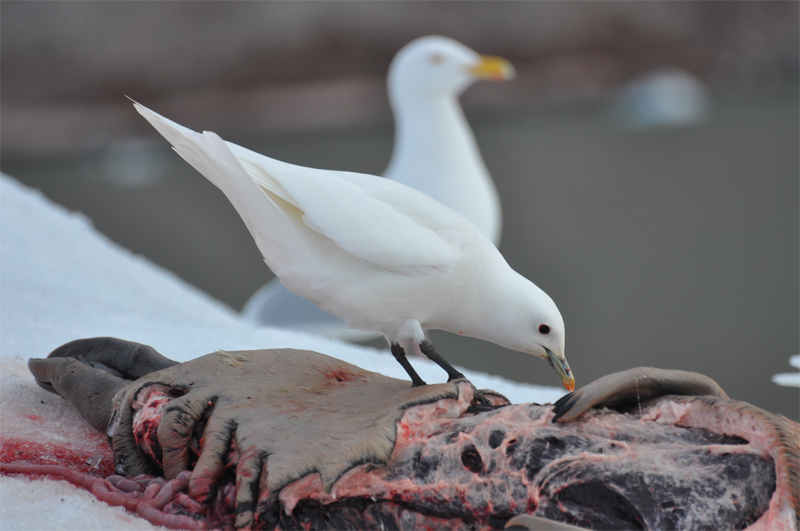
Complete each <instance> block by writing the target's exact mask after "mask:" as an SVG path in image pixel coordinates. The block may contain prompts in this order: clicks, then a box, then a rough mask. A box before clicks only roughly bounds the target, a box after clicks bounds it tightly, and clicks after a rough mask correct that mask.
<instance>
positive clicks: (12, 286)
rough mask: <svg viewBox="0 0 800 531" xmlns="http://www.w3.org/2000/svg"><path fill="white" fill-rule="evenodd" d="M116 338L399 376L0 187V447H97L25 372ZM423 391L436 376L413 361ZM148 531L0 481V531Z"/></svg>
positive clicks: (367, 356) (15, 187) (164, 349)
mask: <svg viewBox="0 0 800 531" xmlns="http://www.w3.org/2000/svg"><path fill="white" fill-rule="evenodd" d="M95 336H114V337H119V338H122V339H127V340H130V341H137V342H139V343H145V344H148V345H151V346H152V347H154V348H155V349H156V350H158V351H159V352H161V353H162V354H164V355H165V356H167V357H169V358H171V359H174V360H178V361H186V360H189V359H193V358H195V357H198V356H201V355H203V354H207V353H209V352H212V351H214V350H217V349H225V350H243V349H261V348H278V347H290V348H299V349H308V350H316V351H318V352H322V353H324V354H328V355H330V356H335V357H337V358H340V359H343V360H345V361H348V362H350V363H353V364H355V365H358V366H361V367H364V368H365V369H369V370H372V371H376V372H381V373H383V374H386V375H388V376H393V377H395V378H404V379H406V378H407V376H406V374H405V372H404V371H403V369H402V368H401V367H400V365H399V364H398V363H397V362H396V361H395V360H394V358H393V357H392V356H391V355H390V354H389V353H388V351H386V352H382V351H379V350H375V349H371V348H365V347H359V346H355V345H350V344H345V343H339V342H336V341H332V340H329V339H325V338H321V337H315V336H311V335H304V334H300V333H296V332H289V331H284V330H278V329H271V328H258V327H255V326H253V325H251V324H249V323H247V322H245V321H244V320H242V319H240V318H239V316H238V314H236V313H235V312H234V311H233V310H231V309H230V308H228V307H227V306H225V305H223V304H222V303H220V302H218V301H216V300H215V299H213V298H211V297H210V296H208V295H206V294H205V293H203V292H202V291H200V290H199V289H197V288H194V287H193V286H190V285H189V284H187V283H186V282H184V281H183V280H181V279H180V278H178V277H177V276H176V275H174V274H172V273H170V272H169V271H165V270H164V269H162V268H159V267H158V266H156V265H154V264H152V263H151V262H149V261H148V260H146V259H144V258H142V257H140V256H137V255H134V254H133V253H131V252H130V251H128V250H127V249H124V248H122V247H120V246H118V245H116V244H114V243H113V242H111V241H109V240H108V239H107V238H105V237H104V236H103V235H101V234H99V233H98V232H97V231H96V230H95V229H94V228H93V227H92V225H91V222H90V221H89V220H88V219H87V218H86V217H85V216H83V215H82V214H80V213H72V212H69V211H67V210H66V209H64V208H63V207H61V206H59V205H55V204H53V203H52V202H50V201H48V200H47V199H46V198H45V197H44V196H43V195H42V194H41V193H39V192H38V191H34V190H31V189H29V188H26V187H24V186H23V185H21V184H19V183H18V182H17V181H14V180H13V179H11V178H9V177H7V176H2V177H0V370H1V372H2V379H1V380H0V382H2V383H1V384H0V437H2V438H3V439H7V438H9V437H10V436H13V437H16V438H26V439H28V438H29V439H31V440H35V441H39V442H43V443H47V442H53V441H56V440H59V441H60V442H62V443H66V444H75V445H83V446H84V449H85V450H87V451H91V448H92V445H96V444H98V442H97V441H98V439H97V437H96V436H95V435H94V434H93V433H92V432H91V429H90V428H89V427H88V424H86V423H85V422H84V421H83V420H82V419H81V418H80V417H79V416H78V415H77V413H76V412H75V411H74V410H72V409H71V407H70V406H69V404H67V403H66V402H64V401H63V400H61V399H60V398H58V397H57V396H55V395H53V394H50V393H47V392H45V391H44V390H41V389H40V388H39V387H37V386H36V385H35V383H34V382H33V378H32V377H31V376H30V375H29V373H28V371H27V368H26V366H25V361H26V360H27V359H29V358H32V357H36V358H39V357H45V356H47V354H48V353H50V352H51V351H52V350H53V349H54V348H56V347H58V346H59V345H62V344H64V343H66V342H68V341H72V340H73V339H79V338H85V337H95ZM414 366H415V368H416V369H417V371H418V372H419V374H420V376H421V377H422V378H423V379H425V380H427V381H431V382H436V381H440V380H441V379H442V378H443V376H444V374H443V372H442V370H441V369H440V368H439V367H438V366H436V365H434V364H433V363H430V362H427V361H426V360H420V359H415V360H414ZM461 370H462V371H463V372H464V373H466V375H467V377H469V378H470V379H471V380H472V382H473V383H474V384H475V385H476V386H477V387H479V388H492V389H495V390H497V391H499V392H501V393H503V394H505V395H506V396H508V397H509V398H510V399H511V400H512V402H549V401H554V400H556V399H558V398H559V397H560V396H562V395H563V394H564V391H563V390H561V389H558V388H555V387H539V386H532V385H526V384H519V383H514V382H509V381H507V380H504V379H502V378H499V377H495V376H490V375H485V374H480V373H475V372H472V371H469V370H464V369H461ZM148 528H150V529H152V528H153V526H151V525H150V524H148V523H147V522H145V521H143V520H141V519H139V518H138V517H136V516H134V515H131V514H130V513H127V512H125V510H123V509H122V508H119V507H109V506H107V505H105V504H104V503H102V502H100V501H97V500H95V499H94V497H93V496H92V495H91V494H89V493H87V492H84V491H81V490H80V489H77V488H75V487H72V486H71V485H69V484H67V483H65V482H60V481H50V480H34V481H30V480H27V479H23V478H16V477H7V476H2V477H0V529H3V530H7V529H8V530H11V529H23V530H33V529H82V530H83V529H148Z"/></svg>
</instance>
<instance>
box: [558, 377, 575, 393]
mask: <svg viewBox="0 0 800 531" xmlns="http://www.w3.org/2000/svg"><path fill="white" fill-rule="evenodd" d="M561 385H563V386H564V388H565V389H566V390H567V391H569V392H570V393H571V392H573V391H574V390H575V379H574V378H573V379H571V380H564V381H563V382H561Z"/></svg>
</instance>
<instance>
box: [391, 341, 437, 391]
mask: <svg viewBox="0 0 800 531" xmlns="http://www.w3.org/2000/svg"><path fill="white" fill-rule="evenodd" d="M392 355H393V356H394V359H396V360H397V362H398V363H399V364H400V365H402V366H403V368H404V369H405V370H406V373H408V375H409V376H410V377H411V387H421V386H423V385H428V384H426V383H425V381H424V380H423V379H422V378H420V377H419V374H417V371H415V370H414V367H412V366H411V364H410V363H409V362H408V359H407V358H406V351H405V350H403V347H401V346H400V345H399V344H397V343H392Z"/></svg>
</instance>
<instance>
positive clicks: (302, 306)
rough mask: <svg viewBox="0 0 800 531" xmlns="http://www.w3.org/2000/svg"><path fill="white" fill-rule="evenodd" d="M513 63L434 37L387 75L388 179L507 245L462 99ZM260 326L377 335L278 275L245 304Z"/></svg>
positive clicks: (410, 47)
mask: <svg viewBox="0 0 800 531" xmlns="http://www.w3.org/2000/svg"><path fill="white" fill-rule="evenodd" d="M513 76H514V67H513V66H511V63H509V62H508V61H506V60H505V59H502V58H500V57H492V56H487V55H479V54H478V53H476V52H474V51H473V50H471V49H469V48H468V47H466V46H464V45H463V44H461V43H459V42H457V41H454V40H453V39H448V38H447V37H441V36H438V35H428V36H426V37H420V38H418V39H415V40H413V41H411V42H410V43H408V44H406V45H405V46H404V47H403V48H402V49H401V50H400V51H399V52H397V54H396V55H395V56H394V59H393V60H392V64H391V66H390V67H389V76H388V79H387V84H388V89H389V102H390V103H391V107H392V113H393V114H394V121H395V138H394V150H393V152H392V158H391V161H390V162H389V166H388V167H387V168H386V171H385V172H384V174H383V175H384V177H387V178H389V179H393V180H395V181H397V182H401V183H403V184H407V185H408V186H411V187H412V188H416V189H417V190H419V191H420V192H422V193H424V194H427V195H429V196H430V197H432V198H434V199H436V200H437V201H439V202H440V203H443V204H445V205H447V206H449V207H450V208H452V209H453V210H455V211H456V212H459V213H460V214H462V215H463V216H464V217H466V218H467V219H469V220H470V221H472V222H473V223H474V224H475V225H477V227H478V228H479V229H480V230H481V231H482V232H483V233H484V234H485V235H486V236H487V237H488V238H489V239H490V240H492V241H493V242H494V244H495V245H497V244H499V243H500V231H501V225H502V212H501V208H500V197H499V195H498V193H497V189H496V188H495V185H494V182H493V181H492V177H491V175H489V171H488V170H487V169H486V164H484V162H483V158H482V157H481V153H480V150H479V149H478V144H477V142H476V141H475V136H474V135H473V134H472V130H471V129H470V127H469V123H467V119H466V118H465V117H464V113H463V111H462V110H461V106H460V105H459V103H458V97H459V95H460V94H461V93H462V92H464V91H465V90H466V89H467V88H469V87H470V86H471V85H472V84H473V83H475V82H476V81H478V80H481V79H490V80H496V81H499V80H507V79H511V78H512V77H513ZM242 315H244V317H245V318H246V319H248V320H250V321H252V322H255V323H257V324H259V325H262V326H263V325H268V326H278V327H285V328H292V329H296V330H303V331H307V332H312V333H315V334H320V335H323V336H328V337H338V338H339V339H344V340H348V341H362V340H366V339H370V338H371V337H373V334H372V333H371V332H363V331H358V330H353V329H352V328H347V327H346V326H345V325H344V323H343V322H342V321H341V319H338V318H336V317H334V316H332V315H331V314H329V313H325V312H323V311H322V310H320V309H319V308H318V307H317V306H315V305H314V304H313V303H311V302H309V301H307V300H306V299H304V298H302V297H299V296H297V295H295V294H294V293H292V292H290V291H288V290H287V289H286V288H285V287H284V286H283V285H282V284H281V283H280V280H279V279H273V280H272V281H271V282H269V283H267V284H265V285H264V286H262V287H261V288H260V289H259V290H258V291H256V292H255V293H254V294H253V295H252V296H251V297H250V299H248V301H247V302H246V303H245V305H244V308H242Z"/></svg>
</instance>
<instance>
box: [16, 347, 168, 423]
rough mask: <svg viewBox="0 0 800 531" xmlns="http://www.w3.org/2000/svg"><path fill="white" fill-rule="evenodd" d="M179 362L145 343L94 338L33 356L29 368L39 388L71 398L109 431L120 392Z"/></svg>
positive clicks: (74, 403)
mask: <svg viewBox="0 0 800 531" xmlns="http://www.w3.org/2000/svg"><path fill="white" fill-rule="evenodd" d="M177 364H178V362H176V361H172V360H170V359H168V358H165V357H164V356H162V355H161V354H159V353H158V352H157V351H156V350H155V349H154V348H153V347H150V346H147V345H142V344H141V343H134V342H132V341H124V340H122V339H117V338H114V337H94V338H89V339H77V340H75V341H70V342H69V343H66V344H64V345H61V346H60V347H58V348H57V349H55V350H54V351H53V352H51V353H50V354H49V355H48V356H47V358H46V359H37V358H31V359H30V360H28V370H30V371H31V373H32V374H33V376H34V378H35V379H36V383H37V384H38V385H39V387H41V388H42V389H45V390H47V391H50V392H51V393H56V394H58V395H61V396H62V397H64V398H66V399H67V400H69V401H70V402H71V403H72V404H73V405H74V406H75V407H76V408H77V409H78V412H79V413H80V414H81V416H82V417H83V418H85V419H86V420H87V421H88V422H89V424H91V425H92V427H93V428H94V429H96V430H98V431H100V432H105V431H106V428H107V427H108V422H109V420H110V418H111V414H112V411H113V403H112V400H113V398H114V395H115V394H116V393H117V391H119V390H120V389H122V388H123V387H125V386H126V385H127V384H128V383H129V381H130V380H137V379H139V378H141V377H142V376H145V375H147V374H150V373H152V372H155V371H159V370H161V369H166V368H168V367H172V366H173V365H177Z"/></svg>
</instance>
